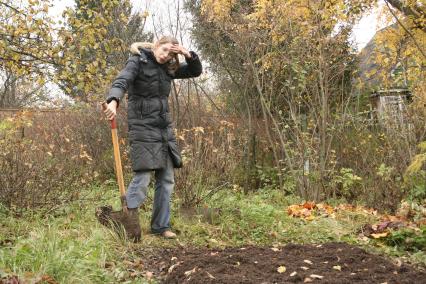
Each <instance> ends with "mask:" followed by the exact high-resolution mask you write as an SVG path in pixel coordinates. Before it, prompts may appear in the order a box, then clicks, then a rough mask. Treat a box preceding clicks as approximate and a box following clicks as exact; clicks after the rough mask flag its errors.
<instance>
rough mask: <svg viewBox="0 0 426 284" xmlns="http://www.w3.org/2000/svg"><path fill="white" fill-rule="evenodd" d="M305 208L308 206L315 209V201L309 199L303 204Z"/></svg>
mask: <svg viewBox="0 0 426 284" xmlns="http://www.w3.org/2000/svg"><path fill="white" fill-rule="evenodd" d="M303 208H306V209H309V210H312V209H314V208H315V202H309V201H307V202H305V203H304V204H303Z"/></svg>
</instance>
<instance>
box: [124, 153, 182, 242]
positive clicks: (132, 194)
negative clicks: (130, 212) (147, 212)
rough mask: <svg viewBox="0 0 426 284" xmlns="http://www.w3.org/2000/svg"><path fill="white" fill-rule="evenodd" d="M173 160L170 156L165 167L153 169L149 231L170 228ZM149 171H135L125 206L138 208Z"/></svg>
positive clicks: (142, 199)
mask: <svg viewBox="0 0 426 284" xmlns="http://www.w3.org/2000/svg"><path fill="white" fill-rule="evenodd" d="M173 169H174V168H173V162H172V160H171V158H170V156H169V157H168V159H167V167H166V168H165V169H161V170H155V171H154V172H155V193H154V204H153V212H152V218H151V231H152V233H154V234H161V233H162V232H164V231H166V230H167V229H169V228H170V197H171V194H172V191H173V188H174V185H175V181H174V171H173ZM150 179H151V171H142V172H135V173H134V176H133V179H132V181H131V182H130V184H129V187H128V189H127V194H126V200H127V207H128V208H138V207H139V206H140V205H141V204H142V203H143V202H144V200H145V198H146V194H147V190H148V185H149V181H150Z"/></svg>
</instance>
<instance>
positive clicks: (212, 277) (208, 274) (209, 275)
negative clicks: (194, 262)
mask: <svg viewBox="0 0 426 284" xmlns="http://www.w3.org/2000/svg"><path fill="white" fill-rule="evenodd" d="M206 273H207V276H208V277H209V278H211V279H216V277H214V276H213V275H211V274H210V273H209V272H208V271H206Z"/></svg>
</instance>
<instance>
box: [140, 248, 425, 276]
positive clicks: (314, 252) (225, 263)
mask: <svg viewBox="0 0 426 284" xmlns="http://www.w3.org/2000/svg"><path fill="white" fill-rule="evenodd" d="M139 255H140V256H141V261H143V262H144V269H146V270H148V271H150V272H153V276H154V277H155V278H157V279H159V280H160V281H161V282H162V283H203V284H204V283H265V284H266V283H368V284H371V283H377V284H379V283H387V284H391V283H407V284H408V283H409V284H414V283H419V284H420V283H421V284H423V283H426V272H425V271H421V270H417V269H415V268H413V267H411V266H408V265H406V264H401V263H399V264H395V263H392V262H391V261H390V260H388V259H386V258H384V257H381V256H377V255H374V254H371V253H368V252H366V251H365V250H363V249H361V248H358V247H355V246H352V245H348V244H345V243H328V244H322V245H296V244H288V245H286V246H284V247H280V248H271V247H266V248H265V247H263V248H262V247H242V248H227V249H223V250H222V249H207V248H205V249H195V248H194V249H192V248H189V249H186V248H180V249H177V248H173V249H164V250H161V251H157V252H155V253H153V251H150V252H148V251H140V252H139Z"/></svg>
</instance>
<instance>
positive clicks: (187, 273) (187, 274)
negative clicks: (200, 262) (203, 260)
mask: <svg viewBox="0 0 426 284" xmlns="http://www.w3.org/2000/svg"><path fill="white" fill-rule="evenodd" d="M195 271H197V267H196V266H195V267H194V268H193V269H192V270H188V271H185V272H184V274H185V276H186V277H188V276H189V275H191V274H192V273H194V272H195Z"/></svg>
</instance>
